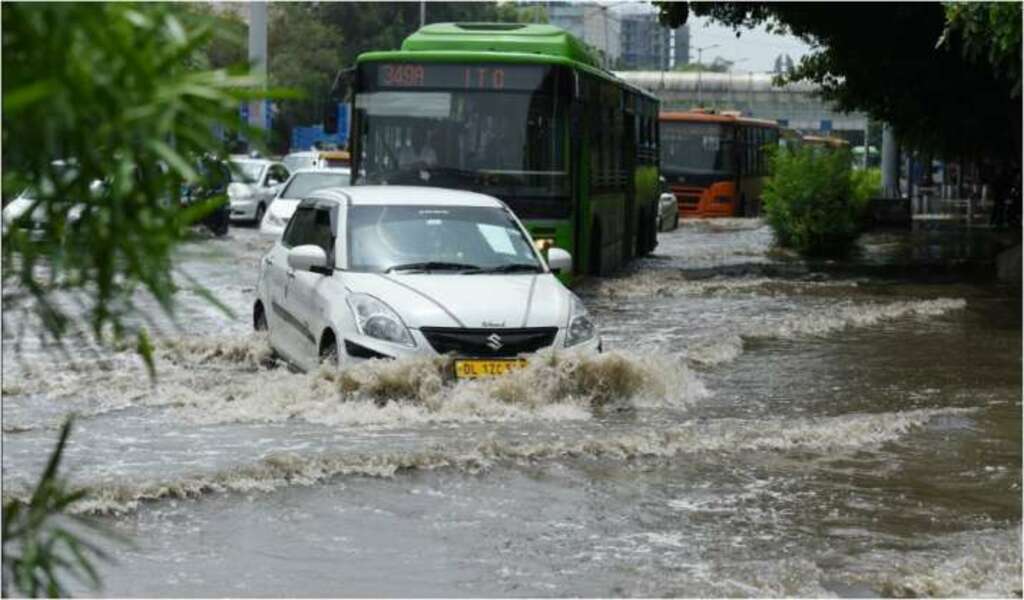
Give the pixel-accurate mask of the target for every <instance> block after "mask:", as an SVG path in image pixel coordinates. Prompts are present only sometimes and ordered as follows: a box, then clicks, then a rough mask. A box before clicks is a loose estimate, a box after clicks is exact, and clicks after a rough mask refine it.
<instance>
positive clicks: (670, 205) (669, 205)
mask: <svg viewBox="0 0 1024 600" xmlns="http://www.w3.org/2000/svg"><path fill="white" fill-rule="evenodd" d="M676 227H679V204H678V202H677V201H676V196H675V194H673V193H672V192H665V193H663V194H662V195H661V196H660V197H659V198H658V231H673V230H675V228H676Z"/></svg>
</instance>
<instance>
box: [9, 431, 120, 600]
mask: <svg viewBox="0 0 1024 600" xmlns="http://www.w3.org/2000/svg"><path fill="white" fill-rule="evenodd" d="M70 432H71V421H70V420H68V421H67V422H65V423H64V426H63V428H62V429H61V432H60V438H59V439H58V441H57V447H56V448H55V449H54V451H53V454H52V455H51V456H50V460H49V462H48V463H47V465H46V469H45V470H44V471H43V474H42V476H41V477H40V479H39V483H38V484H37V485H36V488H35V490H33V492H32V496H31V497H30V498H29V499H28V501H27V502H26V501H22V500H19V499H12V500H9V501H7V502H5V503H4V507H3V542H2V545H3V590H2V591H3V595H4V596H5V597H6V596H8V587H7V586H8V585H10V584H12V583H13V586H14V589H15V590H17V592H18V594H19V595H23V596H31V597H38V596H41V595H46V596H49V597H58V596H61V597H66V596H68V595H69V594H68V590H67V589H66V588H65V587H64V585H63V583H62V582H61V578H62V577H64V576H66V575H70V576H72V577H75V578H76V579H79V580H80V581H82V582H84V583H86V584H87V585H89V586H90V587H91V588H93V589H98V588H99V587H100V585H101V583H100V577H99V574H98V573H97V572H96V567H95V565H94V563H95V562H96V560H109V556H108V555H107V553H106V552H105V551H104V550H103V549H102V548H101V547H100V546H98V545H97V544H95V543H94V542H92V541H90V540H89V539H87V538H89V537H90V534H91V537H93V538H95V537H96V535H97V534H99V535H100V536H102V537H106V538H108V539H117V540H118V541H122V542H123V540H122V539H121V538H119V537H118V536H116V535H114V534H113V533H111V532H110V531H108V530H106V529H105V528H102V527H100V526H99V525H98V524H97V523H95V522H93V521H92V520H90V519H87V518H85V517H82V516H78V515H71V514H68V510H69V509H70V508H71V506H72V505H73V504H74V503H75V502H78V501H79V500H81V499H82V498H83V497H84V495H85V492H84V491H81V490H79V491H72V490H70V489H69V487H68V484H67V482H66V481H64V480H63V479H62V478H61V477H60V476H59V474H58V468H59V466H60V462H61V457H62V456H63V454H64V447H65V443H66V442H67V439H68V435H69V434H70Z"/></svg>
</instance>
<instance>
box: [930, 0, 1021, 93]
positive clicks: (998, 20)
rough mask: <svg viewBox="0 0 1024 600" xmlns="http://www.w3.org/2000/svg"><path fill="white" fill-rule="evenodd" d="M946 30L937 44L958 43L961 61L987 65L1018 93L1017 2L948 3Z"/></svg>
mask: <svg viewBox="0 0 1024 600" xmlns="http://www.w3.org/2000/svg"><path fill="white" fill-rule="evenodd" d="M945 8H946V30H945V31H944V32H943V34H942V39H941V41H940V44H942V45H947V46H949V45H954V44H955V42H954V41H953V40H954V39H958V40H959V42H960V46H961V48H962V50H963V54H964V57H965V58H967V59H968V60H970V61H972V62H975V63H986V62H987V63H988V64H989V65H991V68H992V70H993V72H994V73H995V74H996V76H999V77H1005V78H1007V79H1009V80H1010V81H1011V82H1013V84H1014V85H1013V91H1012V93H1013V95H1014V96H1020V92H1021V17H1022V15H1021V4H1020V3H1019V2H975V3H967V2H948V3H946V4H945Z"/></svg>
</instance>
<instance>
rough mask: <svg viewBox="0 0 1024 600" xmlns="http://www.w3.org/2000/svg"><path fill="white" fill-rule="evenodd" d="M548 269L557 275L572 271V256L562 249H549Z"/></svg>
mask: <svg viewBox="0 0 1024 600" xmlns="http://www.w3.org/2000/svg"><path fill="white" fill-rule="evenodd" d="M548 268H549V269H551V270H552V271H553V272H555V273H569V272H570V271H572V255H571V254H569V253H568V252H566V251H565V250H562V249H561V248H548Z"/></svg>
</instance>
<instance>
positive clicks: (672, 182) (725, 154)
mask: <svg viewBox="0 0 1024 600" xmlns="http://www.w3.org/2000/svg"><path fill="white" fill-rule="evenodd" d="M658 121H659V127H658V129H659V135H660V140H659V144H660V146H661V174H662V175H663V176H664V177H665V179H666V181H667V183H668V185H669V188H670V189H671V190H672V193H673V194H675V196H676V202H677V204H678V205H679V216H681V217H743V216H748V217H749V216H757V215H758V214H759V213H760V211H761V188H762V186H763V184H764V178H765V176H766V175H767V174H768V156H767V153H766V151H765V150H766V148H768V147H774V146H776V145H777V144H778V141H779V126H778V125H777V124H775V123H773V122H771V121H763V120H760V119H750V118H746V117H741V116H738V115H734V114H715V113H707V112H697V111H692V112H665V113H661V114H660V115H659V117H658Z"/></svg>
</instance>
